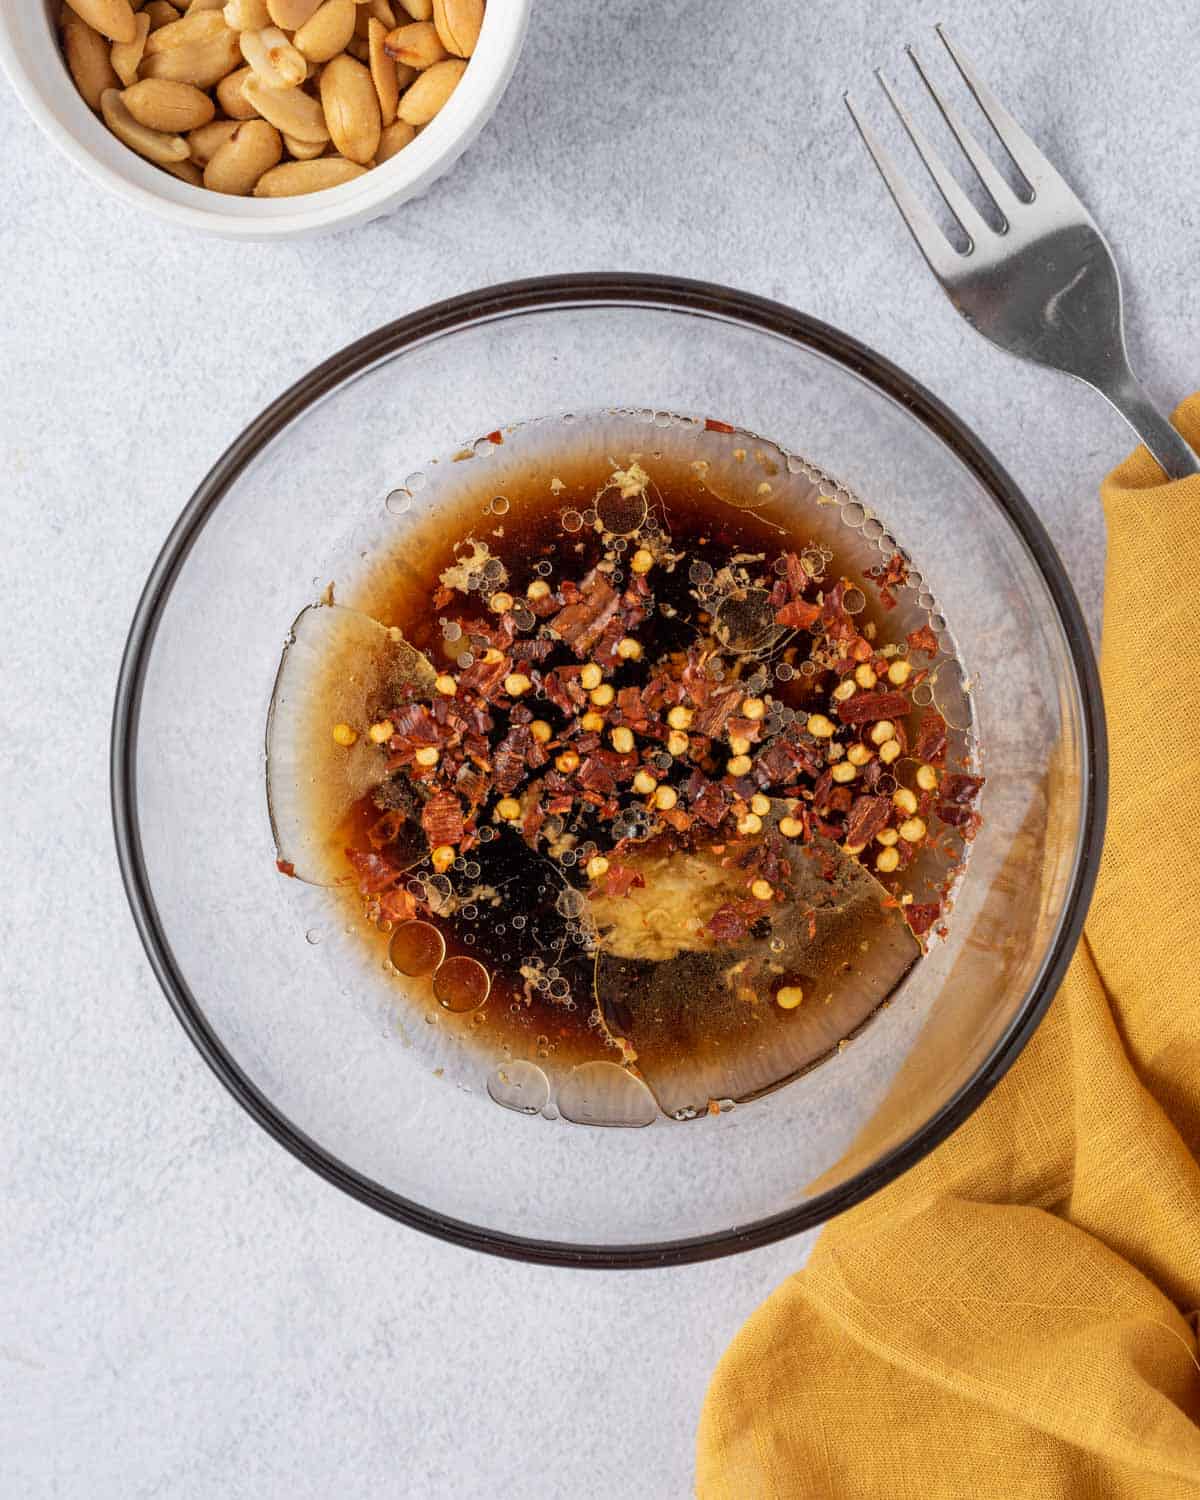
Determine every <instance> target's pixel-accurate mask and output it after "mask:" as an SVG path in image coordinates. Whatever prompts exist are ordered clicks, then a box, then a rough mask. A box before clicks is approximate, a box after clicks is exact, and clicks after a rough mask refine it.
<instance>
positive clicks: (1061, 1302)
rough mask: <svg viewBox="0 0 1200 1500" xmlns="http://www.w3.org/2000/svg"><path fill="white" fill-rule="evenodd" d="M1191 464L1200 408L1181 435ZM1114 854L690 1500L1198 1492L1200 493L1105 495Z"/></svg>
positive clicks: (735, 1400)
mask: <svg viewBox="0 0 1200 1500" xmlns="http://www.w3.org/2000/svg"><path fill="white" fill-rule="evenodd" d="M1175 421H1176V424H1177V425H1178V427H1179V428H1180V430H1181V431H1182V432H1183V433H1184V434H1185V435H1186V436H1187V437H1188V438H1189V440H1190V441H1191V442H1192V444H1193V445H1194V446H1196V447H1197V448H1200V396H1192V397H1191V398H1189V400H1187V401H1185V402H1184V403H1183V404H1182V405H1181V406H1180V407H1179V409H1178V411H1177V412H1176V413H1175ZM1102 497H1103V500H1104V506H1105V512H1106V515H1107V520H1108V562H1107V569H1106V575H1107V576H1106V593H1105V617H1104V645H1103V650H1102V653H1101V673H1102V676H1103V681H1104V692H1105V702H1106V706H1107V712H1108V722H1109V734H1110V738H1111V742H1112V743H1111V755H1112V765H1111V776H1112V786H1111V804H1110V812H1109V822H1108V835H1107V840H1106V844H1105V850H1104V856H1103V860H1102V862H1101V868H1100V877H1099V882H1098V884H1097V887H1096V895H1095V899H1094V901H1093V903H1092V907H1091V911H1090V913H1089V915H1088V919H1087V924H1086V927H1085V931H1084V937H1083V940H1082V941H1081V943H1080V945H1079V948H1078V949H1077V951H1076V953H1075V957H1074V959H1073V961H1072V963H1071V967H1070V969H1069V971H1068V973H1067V977H1066V979H1065V981H1064V983H1063V986H1062V989H1061V990H1060V992H1059V994H1058V995H1057V996H1056V998H1055V1000H1054V1003H1053V1004H1052V1006H1051V1007H1050V1010H1049V1012H1048V1014H1047V1016H1046V1019H1045V1020H1044V1021H1043V1022H1042V1025H1041V1026H1040V1027H1039V1029H1038V1031H1037V1032H1036V1034H1035V1035H1034V1037H1033V1039H1032V1040H1031V1041H1030V1043H1029V1045H1028V1046H1027V1047H1026V1049H1025V1051H1024V1053H1023V1054H1022V1055H1021V1057H1020V1058H1019V1059H1018V1060H1017V1062H1016V1063H1015V1065H1014V1066H1013V1068H1012V1069H1011V1071H1010V1072H1009V1073H1008V1074H1007V1075H1006V1077H1005V1078H1004V1080H1003V1081H1002V1082H1001V1083H1000V1085H999V1086H998V1087H997V1088H996V1090H995V1091H994V1092H993V1093H992V1094H991V1095H990V1096H989V1098H988V1099H987V1100H985V1102H984V1103H983V1105H982V1106H981V1108H980V1109H979V1110H978V1111H977V1112H976V1113H975V1114H974V1115H973V1116H972V1117H971V1119H970V1120H968V1121H967V1122H966V1124H964V1125H963V1126H962V1127H961V1128H960V1129H959V1130H958V1131H957V1132H956V1133H955V1134H954V1135H953V1136H952V1137H951V1138H950V1139H949V1140H948V1141H946V1142H945V1143H944V1144H943V1145H942V1146H940V1147H939V1148H938V1149H937V1150H936V1151H934V1152H933V1153H932V1154H931V1155H930V1156H929V1157H927V1158H926V1159H925V1160H924V1161H923V1162H921V1163H920V1164H919V1165H918V1166H916V1167H914V1168H913V1169H912V1170H911V1171H909V1172H908V1173H906V1174H905V1175H904V1176H903V1177H901V1178H899V1179H898V1180H897V1181H896V1182H894V1183H892V1184H891V1185H890V1186H889V1187H888V1188H886V1189H884V1191H882V1192H881V1193H878V1194H877V1195H876V1196H875V1197H874V1198H871V1199H869V1200H868V1201H867V1202H866V1203H863V1204H861V1205H860V1206H859V1207H857V1208H855V1209H852V1210H851V1211H850V1212H848V1213H846V1214H844V1215H843V1216H842V1217H841V1218H839V1219H837V1220H836V1221H835V1222H834V1223H832V1224H831V1225H830V1226H829V1227H828V1228H827V1229H826V1230H825V1232H824V1234H822V1236H821V1238H820V1239H819V1240H818V1241H817V1244H816V1246H815V1248H814V1250H813V1254H812V1257H811V1259H810V1260H809V1262H808V1264H807V1266H806V1267H805V1269H804V1270H803V1271H802V1272H800V1273H799V1274H798V1275H796V1276H794V1277H793V1278H792V1279H791V1280H790V1281H789V1282H787V1283H785V1285H784V1286H782V1287H781V1288H780V1289H779V1290H778V1291H777V1292H775V1293H774V1294H773V1295H772V1296H771V1297H770V1298H769V1299H768V1300H767V1302H765V1303H764V1304H763V1306H762V1307H761V1308H759V1310H758V1311H757V1312H756V1313H755V1314H754V1316H753V1317H752V1318H751V1319H750V1321H749V1322H748V1323H747V1324H746V1325H745V1327H744V1328H743V1329H742V1330H741V1332H740V1333H739V1334H738V1335H737V1337H736V1339H735V1340H734V1342H733V1344H732V1345H731V1346H730V1348H729V1350H728V1351H727V1352H726V1354H725V1356H724V1358H723V1359H722V1361H721V1363H720V1365H719V1366H718V1368H717V1371H716V1374H715V1375H714V1377H713V1381H712V1385H711V1387H710V1389H709V1392H708V1396H707V1399H706V1402H705V1406H704V1411H703V1414H702V1417H701V1422H700V1432H699V1439H698V1452H697V1493H698V1494H699V1496H701V1497H702V1500H782V1497H789V1500H790V1497H793V1496H806V1497H807V1496H822V1497H823V1496H830V1497H836V1500H851V1497H876V1496H879V1497H886V1500H943V1497H945V1500H951V1497H953V1500H967V1497H971V1500H974V1497H981V1500H984V1497H986V1500H991V1497H993V1496H994V1497H1002V1500H1025V1497H1029V1500H1034V1497H1036V1500H1054V1497H1062V1496H1070V1497H1073V1500H1079V1497H1087V1500H1092V1497H1104V1500H1109V1497H1112V1500H1117V1497H1119V1500H1151V1497H1152V1500H1168V1497H1170V1500H1183V1497H1185V1496H1187V1497H1192V1500H1194V1497H1196V1496H1198V1495H1200V1425H1198V1424H1200V1360H1198V1357H1197V1338H1196V1334H1197V1321H1198V1319H1197V1309H1198V1308H1200V1160H1198V1158H1200V640H1198V639H1197V636H1198V622H1200V608H1198V603H1200V477H1194V478H1190V479H1185V480H1182V481H1179V482H1177V483H1173V484H1168V483H1166V482H1164V479H1163V475H1162V472H1161V470H1160V469H1159V468H1158V466H1157V464H1156V463H1155V462H1154V460H1153V459H1152V458H1151V457H1150V456H1149V454H1148V453H1147V452H1146V450H1145V449H1144V448H1139V449H1138V450H1137V452H1136V453H1135V454H1134V455H1133V456H1132V457H1131V458H1129V459H1128V460H1127V461H1126V462H1125V463H1123V464H1122V465H1121V466H1120V467H1119V468H1118V469H1116V470H1115V471H1114V472H1113V473H1112V474H1111V475H1110V476H1109V478H1108V479H1107V480H1106V481H1105V483H1104V486H1103V490H1102Z"/></svg>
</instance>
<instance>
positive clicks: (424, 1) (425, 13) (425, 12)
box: [400, 0, 433, 21]
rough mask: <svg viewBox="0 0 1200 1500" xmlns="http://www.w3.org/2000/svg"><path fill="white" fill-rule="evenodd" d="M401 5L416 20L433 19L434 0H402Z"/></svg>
mask: <svg viewBox="0 0 1200 1500" xmlns="http://www.w3.org/2000/svg"><path fill="white" fill-rule="evenodd" d="M400 5H401V7H402V8H403V9H404V10H406V11H407V12H408V13H409V15H410V16H411V17H412V18H413V20H414V21H432V20H433V0H400Z"/></svg>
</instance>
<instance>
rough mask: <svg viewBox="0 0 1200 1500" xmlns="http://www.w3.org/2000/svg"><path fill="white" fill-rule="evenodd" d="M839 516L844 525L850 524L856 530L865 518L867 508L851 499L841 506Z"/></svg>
mask: <svg viewBox="0 0 1200 1500" xmlns="http://www.w3.org/2000/svg"><path fill="white" fill-rule="evenodd" d="M841 516H842V521H843V523H844V524H845V525H847V526H851V527H853V528H854V529H855V530H856V531H857V530H858V528H859V527H860V526H861V525H862V524H863V523H864V521H866V519H867V510H866V507H865V506H863V505H860V504H859V503H858V501H857V500H851V502H850V504H849V505H843V506H842V511H841Z"/></svg>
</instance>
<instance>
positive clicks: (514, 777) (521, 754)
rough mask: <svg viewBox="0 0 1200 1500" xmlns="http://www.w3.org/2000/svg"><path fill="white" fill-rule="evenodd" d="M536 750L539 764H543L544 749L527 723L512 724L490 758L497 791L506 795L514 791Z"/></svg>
mask: <svg viewBox="0 0 1200 1500" xmlns="http://www.w3.org/2000/svg"><path fill="white" fill-rule="evenodd" d="M535 750H536V751H537V752H538V755H537V757H536V758H537V760H538V764H539V765H544V764H545V760H546V755H545V751H543V750H542V747H541V746H540V745H539V744H538V743H537V741H536V740H535V739H534V737H533V735H532V733H531V732H530V729H529V726H528V724H514V725H513V726H512V728H511V729H510V730H509V731H508V733H507V734H506V735H505V736H504V738H503V739H502V740H501V741H500V743H499V744H498V745H497V746H496V753H495V756H494V757H493V759H492V776H493V779H494V782H495V787H496V790H497V791H498V792H503V793H505V795H507V794H508V793H509V792H511V791H515V790H516V788H517V787H518V786H519V785H520V784H521V782H522V780H524V777H525V771H526V768H527V767H528V766H529V765H530V764H531V763H532V761H533V760H534V758H535V757H534V755H533V752H534V751H535Z"/></svg>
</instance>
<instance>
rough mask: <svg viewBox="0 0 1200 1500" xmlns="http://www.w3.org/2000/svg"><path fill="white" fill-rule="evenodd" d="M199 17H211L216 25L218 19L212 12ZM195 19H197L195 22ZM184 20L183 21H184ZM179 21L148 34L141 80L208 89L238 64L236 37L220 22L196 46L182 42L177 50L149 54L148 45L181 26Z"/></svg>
mask: <svg viewBox="0 0 1200 1500" xmlns="http://www.w3.org/2000/svg"><path fill="white" fill-rule="evenodd" d="M200 14H201V16H210V15H215V16H216V17H217V20H218V21H220V20H221V17H220V15H218V14H217V12H216V11H202V12H201V13H200ZM197 19H199V17H198V18H197ZM186 20H187V17H186V16H185V17H184V21H186ZM182 25H183V21H172V22H171V23H170V25H168V26H163V27H161V28H160V30H159V31H153V30H152V31H151V33H150V35H149V37H148V39H147V41H146V56H145V58H144V59H143V61H142V66H141V75H142V77H143V78H168V79H171V80H172V81H173V82H175V83H192V84H195V86H196V87H197V88H198V89H210V88H212V86H213V84H215V83H217V82H219V81H220V80H221V79H222V78H224V77H225V75H226V73H229V72H231V71H232V70H233V69H234V68H236V67H237V65H238V63H239V62H240V61H241V54H240V53H239V51H238V34H237V32H236V31H230V29H229V27H228V26H226V25H225V23H224V21H221V30H220V32H219V33H217V34H215V35H213V36H211V37H209V38H208V39H206V40H201V41H196V42H184V43H183V44H182V45H180V46H177V47H170V48H168V49H167V50H166V51H165V52H155V53H151V52H150V45H151V43H152V42H153V41H154V38H155V37H156V36H159V35H161V33H162V32H164V31H170V30H171V28H172V27H173V26H182Z"/></svg>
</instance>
